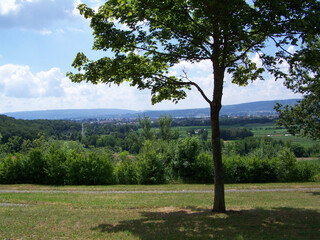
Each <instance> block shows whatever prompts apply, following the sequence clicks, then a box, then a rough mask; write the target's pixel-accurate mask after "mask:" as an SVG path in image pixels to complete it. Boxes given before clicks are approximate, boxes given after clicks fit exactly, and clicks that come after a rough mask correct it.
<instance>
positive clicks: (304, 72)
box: [275, 31, 320, 139]
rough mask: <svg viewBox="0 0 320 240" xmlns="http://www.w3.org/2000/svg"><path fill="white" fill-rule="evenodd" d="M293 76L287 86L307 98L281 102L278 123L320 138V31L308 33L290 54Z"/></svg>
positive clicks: (296, 133) (297, 133) (293, 130)
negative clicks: (301, 43)
mask: <svg viewBox="0 0 320 240" xmlns="http://www.w3.org/2000/svg"><path fill="white" fill-rule="evenodd" d="M288 62H289V63H290V72H291V77H287V78H286V81H285V84H286V86H287V87H288V88H289V89H291V90H293V91H294V92H296V93H301V94H303V99H302V100H301V101H299V102H298V103H297V104H295V106H288V105H286V106H284V107H283V106H282V105H280V104H278V105H277V106H276V107H275V109H276V110H277V111H278V113H279V120H278V124H279V125H282V126H284V127H286V128H287V129H288V131H289V133H291V134H293V135H302V136H307V137H311V138H313V139H320V35H319V31H318V32H317V33H315V34H314V35H311V36H308V37H306V39H305V41H304V45H303V47H302V49H301V50H299V51H297V52H296V53H294V54H292V55H291V56H290V57H289V61H288Z"/></svg>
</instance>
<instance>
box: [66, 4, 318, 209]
mask: <svg viewBox="0 0 320 240" xmlns="http://www.w3.org/2000/svg"><path fill="white" fill-rule="evenodd" d="M319 5H320V4H319V1H317V0H301V1H297V0H279V1H266V0H252V1H246V0H224V1H222V0H176V1H173V0H121V1H120V0H118V1H116V0H107V1H106V3H105V4H104V5H102V6H100V8H99V9H98V11H97V12H95V11H94V10H93V9H91V8H89V7H87V6H86V5H85V4H80V5H79V6H78V8H79V10H80V13H81V14H82V15H83V16H84V17H85V18H89V19H91V27H92V29H93V35H94V44H93V49H94V50H102V51H110V50H111V52H112V53H113V55H112V56H111V57H108V56H105V57H102V58H100V59H98V60H96V61H92V60H89V59H88V58H87V57H86V55H85V54H84V53H78V54H77V56H76V58H75V60H74V62H73V64H72V66H73V67H74V68H76V69H77V70H78V71H79V73H75V74H73V73H67V76H68V77H70V79H71V80H72V81H73V82H82V81H87V82H91V83H93V84H98V83H105V84H111V83H114V84H117V85H119V84H121V83H123V82H125V81H127V82H129V83H130V85H131V86H135V87H137V88H138V89H150V90H151V95H152V98H151V101H152V103H153V104H155V103H158V102H161V101H162V100H164V99H166V100H171V101H173V102H175V103H176V102H178V101H179V100H181V99H184V98H186V96H187V94H186V90H190V89H191V88H192V87H194V88H195V89H197V90H198V91H199V93H200V94H201V96H202V97H203V98H204V100H205V101H206V102H207V103H208V104H209V105H210V111H211V128H212V153H213V160H214V182H215V194H214V204H213V211H217V212H225V199H224V178H223V166H222V157H221V144H220V127H219V112H220V109H221V107H222V104H221V100H222V90H223V83H224V80H225V73H226V72H228V73H229V74H230V75H231V80H232V82H233V83H235V84H238V85H247V84H248V82H249V81H254V80H257V79H264V76H265V75H264V74H263V73H264V71H265V70H267V71H268V72H269V73H271V74H272V75H274V76H275V77H276V78H277V79H278V78H284V77H285V76H286V74H290V73H286V72H284V71H283V70H282V69H281V67H280V66H279V65H280V64H281V63H283V61H287V60H288V57H287V56H288V54H289V52H288V51H287V50H286V48H288V47H289V46H290V45H294V46H298V45H299V44H301V41H299V40H300V39H304V38H305V36H306V34H305V33H309V32H310V34H312V31H317V30H318V29H316V28H318V26H320V25H319V22H320V21H319V16H318V13H319V8H320V7H319ZM270 45H272V46H273V49H272V51H266V48H267V46H270ZM253 54H256V55H257V56H259V58H260V60H261V61H262V66H261V67H260V66H259V65H258V64H257V63H255V62H254V61H253V58H252V56H253ZM202 60H207V61H210V62H211V65H212V73H213V79H212V81H213V85H214V87H213V89H212V97H209V96H207V95H206V94H205V92H204V90H203V89H202V88H201V86H200V85H199V84H198V83H197V82H195V81H192V80H191V79H189V78H188V75H187V74H186V73H183V74H182V75H181V76H175V75H170V73H169V69H170V67H172V66H174V65H175V64H178V63H179V62H181V61H187V62H191V63H194V62H199V61H202Z"/></svg>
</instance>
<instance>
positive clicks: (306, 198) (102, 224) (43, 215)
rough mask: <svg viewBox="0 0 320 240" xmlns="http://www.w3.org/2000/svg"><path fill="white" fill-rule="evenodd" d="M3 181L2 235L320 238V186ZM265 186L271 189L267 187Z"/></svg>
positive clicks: (0, 205)
mask: <svg viewBox="0 0 320 240" xmlns="http://www.w3.org/2000/svg"><path fill="white" fill-rule="evenodd" d="M212 189H213V185H153V186H141V185H140V186H137V185H131V186H123V185H118V186H63V187H51V186H39V185H0V239H268V240H269V239H290V240H291V239H319V238H320V225H319V222H320V183H290V184H289V183H288V184H287V183H273V184H238V185H226V205H227V209H228V212H227V213H226V214H214V213H212V212H211V208H212V202H213V192H212ZM262 190H264V191H262Z"/></svg>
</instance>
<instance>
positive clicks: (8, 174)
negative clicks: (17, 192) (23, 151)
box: [0, 154, 26, 184]
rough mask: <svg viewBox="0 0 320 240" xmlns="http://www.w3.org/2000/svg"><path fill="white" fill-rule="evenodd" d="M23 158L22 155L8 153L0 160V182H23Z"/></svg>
mask: <svg viewBox="0 0 320 240" xmlns="http://www.w3.org/2000/svg"><path fill="white" fill-rule="evenodd" d="M24 170H25V159H24V158H23V156H22V155H19V154H18V155H16V156H12V155H8V156H7V157H6V158H4V159H1V160H0V183H5V184H14V183H25V180H26V179H25V171H24Z"/></svg>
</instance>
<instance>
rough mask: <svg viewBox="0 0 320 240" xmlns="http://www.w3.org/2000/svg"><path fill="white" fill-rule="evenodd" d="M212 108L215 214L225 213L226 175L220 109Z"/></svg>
mask: <svg viewBox="0 0 320 240" xmlns="http://www.w3.org/2000/svg"><path fill="white" fill-rule="evenodd" d="M213 105H214V104H212V106H211V129H212V155H213V161H214V203H213V209H212V211H214V212H225V211H226V206H225V199H224V174H223V165H222V156H221V142H220V126H219V112H220V109H217V107H215V106H213Z"/></svg>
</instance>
